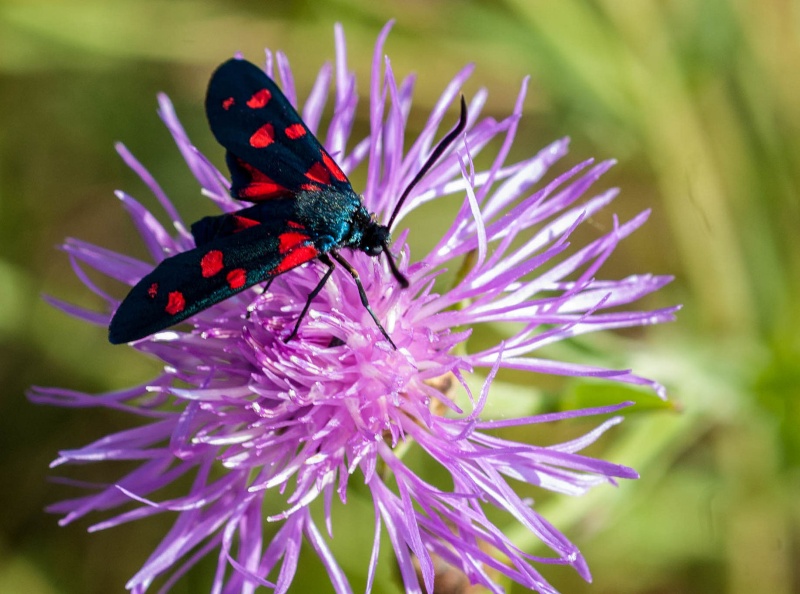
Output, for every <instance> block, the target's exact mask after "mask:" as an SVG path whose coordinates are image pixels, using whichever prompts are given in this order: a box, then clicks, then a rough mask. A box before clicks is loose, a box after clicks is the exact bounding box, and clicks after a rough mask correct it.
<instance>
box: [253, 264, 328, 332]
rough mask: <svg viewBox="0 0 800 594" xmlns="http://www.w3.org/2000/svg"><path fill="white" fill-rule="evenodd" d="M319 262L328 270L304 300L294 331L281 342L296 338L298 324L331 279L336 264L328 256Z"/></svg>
mask: <svg viewBox="0 0 800 594" xmlns="http://www.w3.org/2000/svg"><path fill="white" fill-rule="evenodd" d="M319 260H320V261H321V262H322V263H323V264H325V265H326V266H327V267H328V270H327V271H325V274H324V275H322V278H321V279H320V281H319V282H318V283H317V286H316V287H314V290H313V291H311V292H310V293H309V294H308V299H307V300H306V304H305V307H303V311H302V312H300V317H299V318H297V323H296V324H295V325H294V330H292V333H291V334H290V335H289V336H287V337H286V338H284V339H283V342H286V343H288V342H289V341H290V340H292V339H293V338H294V337H295V336H297V331H298V330H299V329H300V322H302V321H303V318H304V317H306V314H307V313H308V308H310V307H311V301H313V299H314V297H316V296H317V295H319V292H320V291H321V290H322V287H324V286H325V283H327V282H328V279H329V278H330V277H331V274H333V271H334V269H335V268H336V264H334V263H333V261H332V260H331V259H330V258H329V257H328V254H320V256H319ZM271 281H272V279H270V282H271ZM267 286H269V285H267Z"/></svg>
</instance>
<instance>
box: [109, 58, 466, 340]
mask: <svg viewBox="0 0 800 594" xmlns="http://www.w3.org/2000/svg"><path fill="white" fill-rule="evenodd" d="M206 114H207V116H208V122H209V124H210V126H211V131H212V132H213V133H214V136H215V137H216V138H217V140H218V141H219V143H220V144H221V145H222V146H223V147H225V149H226V150H227V153H226V156H225V160H226V162H227V164H228V168H229V169H230V172H231V178H232V184H231V195H232V196H233V197H234V198H238V199H240V200H246V201H248V202H254V203H255V205H254V206H250V207H248V208H243V209H242V210H239V211H237V212H235V213H232V214H231V213H228V214H223V215H218V216H209V217H205V218H203V219H201V220H200V221H198V222H196V223H194V224H193V225H192V236H193V237H194V241H195V245H196V247H195V248H194V249H191V250H189V251H186V252H182V253H180V254H177V255H175V256H172V257H170V258H167V259H166V260H164V261H163V262H161V263H160V264H159V265H158V266H157V267H156V268H155V269H154V270H153V271H152V272H151V273H149V274H148V275H146V276H145V277H144V278H142V279H141V280H140V281H139V282H138V283H137V284H136V285H135V286H134V287H133V288H132V289H131V291H130V293H128V296H127V297H126V298H125V300H124V301H123V302H122V304H121V305H120V306H119V309H117V311H116V313H115V314H114V317H113V318H112V320H111V324H110V326H109V329H108V339H109V341H110V342H111V343H113V344H120V343H124V342H130V341H132V340H137V339H139V338H143V337H145V336H148V335H150V334H153V333H155V332H158V331H159V330H163V329H165V328H167V327H168V326H172V325H173V324H177V323H178V322H181V321H183V320H185V319H186V318H188V317H190V316H192V315H194V314H196V313H198V312H200V311H202V310H204V309H207V308H209V307H211V306H212V305H214V304H215V303H219V302H220V301H223V300H224V299H227V298H228V297H231V296H233V295H235V294H236V293H239V292H240V291H243V290H245V289H247V288H248V287H251V286H253V285H255V284H257V283H260V282H263V281H267V283H269V282H271V280H272V279H274V278H275V277H276V276H278V275H279V274H283V273H284V272H287V271H289V270H292V269H293V268H296V267H297V266H300V265H301V264H305V263H306V262H309V261H311V260H313V259H314V258H318V259H319V260H320V261H321V262H322V263H323V264H325V265H326V266H327V267H328V270H327V271H326V272H325V274H323V276H322V278H321V279H320V281H319V283H318V284H317V286H316V287H315V288H314V289H313V290H312V291H311V293H309V295H308V299H307V301H306V304H305V306H304V307H303V310H302V312H301V313H300V316H299V317H298V319H297V323H296V324H295V326H294V329H293V330H292V332H291V334H289V336H287V337H286V339H285V341H286V342H288V341H289V340H291V339H292V338H294V337H295V336H296V335H297V331H298V329H299V327H300V323H301V322H302V320H303V318H304V317H305V315H306V313H307V312H308V309H309V307H310V306H311V302H312V300H313V299H314V297H316V296H317V295H318V294H319V292H320V291H321V290H322V287H323V286H324V285H325V283H326V282H327V281H328V279H329V278H330V276H331V274H333V271H334V269H335V268H336V265H335V263H334V261H335V262H338V263H339V264H341V265H342V266H343V267H344V268H345V270H347V272H349V273H350V275H351V276H352V277H353V280H354V281H355V283H356V286H357V287H358V293H359V296H360V298H361V303H362V304H363V306H364V307H365V308H366V310H367V312H369V315H370V316H371V317H372V319H373V320H374V321H375V323H376V324H377V325H378V328H379V329H380V331H381V333H382V334H383V336H384V337H385V338H386V340H388V341H389V343H390V344H391V345H392V347H394V348H395V349H396V348H397V347H396V346H395V344H394V342H393V341H392V339H391V338H390V337H389V334H388V333H387V332H386V330H385V329H384V327H383V325H382V324H381V323H380V321H379V320H378V318H377V316H376V315H375V313H374V312H373V311H372V308H371V307H370V305H369V301H368V299H367V294H366V293H365V291H364V287H363V285H362V284H361V280H360V279H359V277H358V273H357V272H356V270H355V268H353V266H352V265H351V264H350V263H349V262H347V260H345V259H344V258H343V257H342V256H341V254H339V251H338V250H339V249H341V248H350V249H354V250H361V251H363V252H364V253H366V254H368V255H370V256H374V257H377V256H379V255H380V254H381V253H386V259H387V261H388V262H389V267H390V268H391V271H392V274H393V275H394V277H395V278H396V279H397V282H398V283H400V285H401V286H402V287H403V288H406V287H408V280H407V279H406V278H405V276H403V274H402V273H401V272H400V271H399V270H398V269H397V265H396V264H395V262H394V259H393V258H392V256H391V254H390V253H389V242H390V240H391V235H390V230H391V227H392V223H393V222H394V220H395V218H396V216H397V213H398V212H399V210H400V208H401V206H402V205H403V202H404V201H405V199H406V198H407V197H408V195H409V193H410V191H411V190H412V189H413V188H414V186H415V185H416V184H417V183H418V182H419V181H420V179H422V177H423V176H424V175H425V173H426V172H427V171H428V170H429V169H430V168H431V167H432V166H433V165H434V164H435V163H436V161H437V159H438V158H439V157H440V156H441V155H442V153H443V152H444V151H445V150H446V149H447V147H448V146H449V145H450V144H452V143H453V141H455V140H456V138H457V137H458V135H459V134H461V133H462V132H463V131H464V129H465V128H466V125H467V108H466V102H465V101H464V98H463V96H462V97H461V117H460V119H459V122H458V123H457V124H456V126H455V127H454V128H453V130H451V131H450V133H449V134H448V135H447V136H445V137H444V138H443V139H442V140H441V142H440V143H439V145H438V146H437V147H436V149H435V150H434V151H433V152H432V153H431V155H430V157H429V158H428V160H427V161H426V162H425V164H424V165H423V166H422V167H421V168H420V170H419V172H418V173H417V175H416V177H414V178H413V179H412V180H411V182H410V183H409V184H408V186H407V187H406V189H405V191H404V192H403V194H402V195H401V197H400V199H399V200H398V202H397V206H396V207H395V210H394V213H393V214H392V216H391V218H390V219H389V222H388V224H386V225H381V224H380V223H378V222H377V219H376V217H375V215H373V214H370V213H369V212H368V211H367V209H366V208H365V206H364V202H363V200H362V199H361V198H360V197H359V196H358V195H357V194H356V193H355V192H354V191H353V187H352V186H351V185H350V181H349V180H348V179H347V176H346V175H345V174H344V172H342V170H341V169H340V168H339V166H338V165H337V164H336V162H335V161H334V160H333V159H332V158H331V156H330V155H329V154H328V153H327V151H326V150H325V149H324V148H322V145H321V144H320V143H319V141H318V140H317V139H316V137H315V136H314V135H313V134H312V133H311V131H310V130H309V129H308V127H307V126H306V124H305V123H304V122H303V120H302V118H301V117H300V115H299V114H298V113H297V111H296V110H295V109H294V107H292V105H291V103H290V102H289V100H288V99H287V98H286V96H285V95H284V94H283V92H281V90H280V89H279V88H278V86H277V85H276V84H275V82H273V81H272V79H270V78H269V77H268V76H267V75H266V73H265V72H264V71H263V70H261V69H260V68H258V67H257V66H255V65H254V64H251V63H250V62H247V61H245V60H241V59H235V58H234V59H231V60H228V61H227V62H225V63H224V64H222V65H221V66H220V67H219V68H218V69H217V70H216V72H214V74H213V75H212V77H211V81H210V82H209V85H208V94H207V96H206Z"/></svg>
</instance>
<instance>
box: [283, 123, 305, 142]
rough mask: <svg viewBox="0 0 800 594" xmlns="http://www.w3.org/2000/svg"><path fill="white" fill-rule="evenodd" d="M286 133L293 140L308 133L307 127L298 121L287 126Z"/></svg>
mask: <svg viewBox="0 0 800 594" xmlns="http://www.w3.org/2000/svg"><path fill="white" fill-rule="evenodd" d="M284 133H285V134H286V136H288V137H289V138H291V139H292V140H297V139H298V138H300V137H301V136H305V135H306V127H305V126H304V125H303V124H300V123H299V122H298V123H297V124H292V125H291V126H287V127H286V130H284Z"/></svg>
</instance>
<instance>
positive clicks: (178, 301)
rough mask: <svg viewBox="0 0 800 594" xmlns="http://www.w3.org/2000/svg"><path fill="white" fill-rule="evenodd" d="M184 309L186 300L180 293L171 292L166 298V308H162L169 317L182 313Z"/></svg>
mask: <svg viewBox="0 0 800 594" xmlns="http://www.w3.org/2000/svg"><path fill="white" fill-rule="evenodd" d="M184 307H186V299H185V298H184V297H183V293H181V292H180V291H172V292H170V294H169V296H168V297H167V306H166V307H165V308H164V311H166V312H167V313H168V314H169V315H171V316H174V315H175V314H178V313H180V312H182V311H183V308H184Z"/></svg>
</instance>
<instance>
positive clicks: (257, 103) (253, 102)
mask: <svg viewBox="0 0 800 594" xmlns="http://www.w3.org/2000/svg"><path fill="white" fill-rule="evenodd" d="M270 99H272V93H270V92H269V90H267V89H261V90H260V91H256V92H255V93H253V96H252V97H250V99H248V100H247V107H249V108H251V109H260V108H262V107H264V106H265V105H266V104H267V103H269V100H270Z"/></svg>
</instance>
